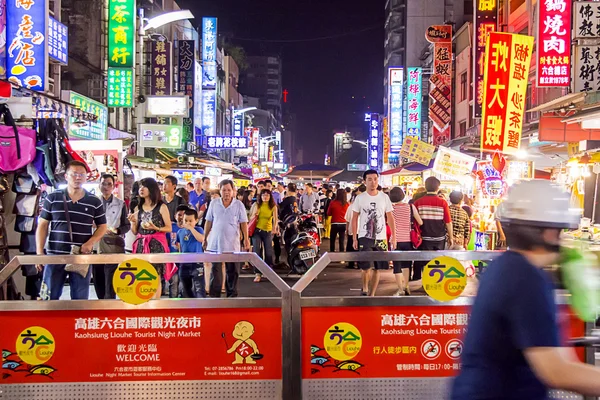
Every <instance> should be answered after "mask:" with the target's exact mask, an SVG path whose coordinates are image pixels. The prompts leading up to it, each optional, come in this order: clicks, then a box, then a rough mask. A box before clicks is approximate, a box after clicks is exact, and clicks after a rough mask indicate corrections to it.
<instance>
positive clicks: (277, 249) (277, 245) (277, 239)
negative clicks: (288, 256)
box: [273, 235, 281, 264]
mask: <svg viewBox="0 0 600 400" xmlns="http://www.w3.org/2000/svg"><path fill="white" fill-rule="evenodd" d="M273 251H274V253H275V264H279V261H280V258H281V235H275V236H273Z"/></svg>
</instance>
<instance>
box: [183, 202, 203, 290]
mask: <svg viewBox="0 0 600 400" xmlns="http://www.w3.org/2000/svg"><path fill="white" fill-rule="evenodd" d="M197 224H198V212H197V211H196V210H194V209H193V208H189V209H187V210H185V213H184V216H183V226H182V227H181V228H180V229H179V231H177V239H176V241H177V244H178V245H179V251H180V252H181V253H203V252H204V251H203V249H202V243H204V230H203V229H202V228H201V227H199V226H196V225H197ZM178 273H179V287H180V291H181V297H184V298H194V297H195V298H204V297H206V289H205V282H204V265H203V264H202V263H183V264H179V271H178Z"/></svg>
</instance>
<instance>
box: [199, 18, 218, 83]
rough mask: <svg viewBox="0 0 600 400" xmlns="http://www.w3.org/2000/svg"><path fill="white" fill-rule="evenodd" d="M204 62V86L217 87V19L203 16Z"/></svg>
mask: <svg viewBox="0 0 600 400" xmlns="http://www.w3.org/2000/svg"><path fill="white" fill-rule="evenodd" d="M202 63H203V64H204V75H203V77H202V87H203V88H205V89H216V87H217V19H216V18H212V17H204V18H202Z"/></svg>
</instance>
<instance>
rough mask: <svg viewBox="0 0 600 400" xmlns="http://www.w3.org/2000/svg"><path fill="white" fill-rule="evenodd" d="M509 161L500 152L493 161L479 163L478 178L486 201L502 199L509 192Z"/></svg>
mask: <svg viewBox="0 0 600 400" xmlns="http://www.w3.org/2000/svg"><path fill="white" fill-rule="evenodd" d="M507 172H508V168H507V161H506V158H505V157H504V156H503V155H501V154H500V153H499V152H496V153H495V154H494V157H493V158H492V160H487V161H478V162H477V178H478V181H479V187H480V188H481V193H482V194H483V197H485V198H486V199H501V198H502V196H504V194H505V193H506V191H507V190H508V184H507V183H506V178H507V176H506V175H507Z"/></svg>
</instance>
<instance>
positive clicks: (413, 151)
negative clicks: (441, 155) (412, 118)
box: [400, 136, 435, 165]
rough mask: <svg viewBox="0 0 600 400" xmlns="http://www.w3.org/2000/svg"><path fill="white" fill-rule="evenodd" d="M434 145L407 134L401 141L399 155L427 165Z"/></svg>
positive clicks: (431, 156)
mask: <svg viewBox="0 0 600 400" xmlns="http://www.w3.org/2000/svg"><path fill="white" fill-rule="evenodd" d="M434 151H435V146H433V145H431V144H429V143H425V142H422V141H420V140H419V139H417V138H415V137H413V136H408V137H407V138H406V139H404V143H402V150H400V157H403V158H407V159H409V160H410V161H415V162H417V163H419V164H422V165H429V162H430V161H431V159H432V158H433V152H434Z"/></svg>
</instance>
